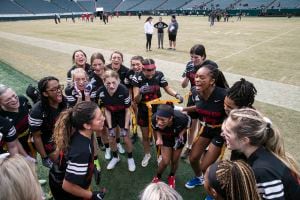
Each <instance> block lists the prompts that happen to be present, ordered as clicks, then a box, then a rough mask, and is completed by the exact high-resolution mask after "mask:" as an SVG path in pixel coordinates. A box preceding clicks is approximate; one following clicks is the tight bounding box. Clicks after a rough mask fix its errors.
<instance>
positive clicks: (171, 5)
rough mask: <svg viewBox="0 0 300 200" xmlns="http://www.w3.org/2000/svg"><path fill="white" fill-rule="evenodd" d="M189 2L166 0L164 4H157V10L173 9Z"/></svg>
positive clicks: (184, 0)
mask: <svg viewBox="0 0 300 200" xmlns="http://www.w3.org/2000/svg"><path fill="white" fill-rule="evenodd" d="M189 2H190V1H189V0H183V1H182V0H168V1H166V2H165V3H164V4H162V5H161V6H159V7H158V8H157V10H175V9H179V8H180V7H182V6H184V5H186V4H188V3H189Z"/></svg>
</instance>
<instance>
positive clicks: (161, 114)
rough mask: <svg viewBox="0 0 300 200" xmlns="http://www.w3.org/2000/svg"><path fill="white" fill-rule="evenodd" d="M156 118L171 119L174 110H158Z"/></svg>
mask: <svg viewBox="0 0 300 200" xmlns="http://www.w3.org/2000/svg"><path fill="white" fill-rule="evenodd" d="M156 116H159V117H166V118H170V117H172V116H173V112H172V110H159V109H158V110H157V112H156Z"/></svg>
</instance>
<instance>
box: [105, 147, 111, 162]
mask: <svg viewBox="0 0 300 200" xmlns="http://www.w3.org/2000/svg"><path fill="white" fill-rule="evenodd" d="M104 157H105V159H106V160H110V159H111V153H110V148H106V149H105V155H104Z"/></svg>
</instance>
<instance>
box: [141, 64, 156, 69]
mask: <svg viewBox="0 0 300 200" xmlns="http://www.w3.org/2000/svg"><path fill="white" fill-rule="evenodd" d="M143 68H144V69H155V68H156V65H155V64H150V65H143Z"/></svg>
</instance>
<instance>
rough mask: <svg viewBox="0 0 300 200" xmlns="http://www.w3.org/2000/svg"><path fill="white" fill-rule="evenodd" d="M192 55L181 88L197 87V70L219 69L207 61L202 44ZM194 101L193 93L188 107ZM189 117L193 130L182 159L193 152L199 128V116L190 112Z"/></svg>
mask: <svg viewBox="0 0 300 200" xmlns="http://www.w3.org/2000/svg"><path fill="white" fill-rule="evenodd" d="M190 55H191V61H189V62H188V63H187V65H186V68H185V70H184V72H183V74H182V80H181V87H182V88H186V87H187V86H188V85H189V83H190V86H191V90H192V88H193V87H194V86H195V75H196V72H197V70H198V69H199V68H200V67H201V66H203V65H206V64H211V65H215V66H216V67H218V65H217V64H216V63H215V62H213V61H211V60H207V59H206V51H205V47H204V46H203V45H202V44H196V45H194V46H193V47H192V48H191V49H190ZM193 105H194V104H193V101H192V92H190V95H189V99H188V102H187V106H193ZM188 115H189V116H190V117H191V118H192V124H191V129H190V133H189V136H188V146H187V149H186V150H185V151H184V153H183V154H182V156H181V157H182V158H187V157H188V156H189V154H190V152H191V149H192V143H193V139H194V135H195V132H196V130H197V126H198V122H197V119H198V115H197V113H196V112H188Z"/></svg>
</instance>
